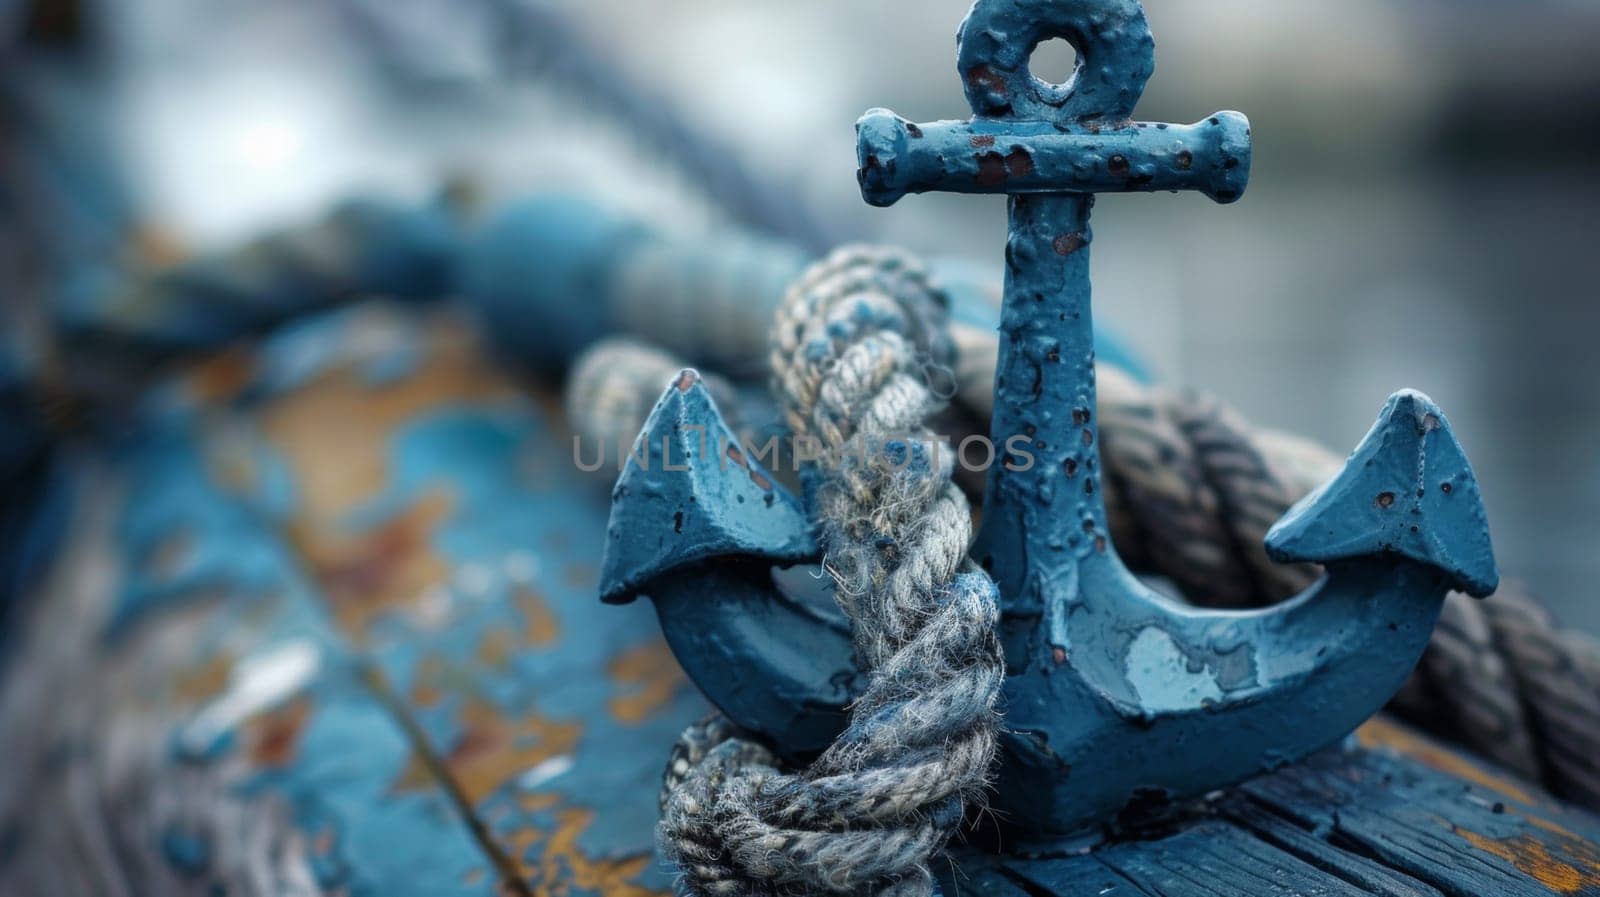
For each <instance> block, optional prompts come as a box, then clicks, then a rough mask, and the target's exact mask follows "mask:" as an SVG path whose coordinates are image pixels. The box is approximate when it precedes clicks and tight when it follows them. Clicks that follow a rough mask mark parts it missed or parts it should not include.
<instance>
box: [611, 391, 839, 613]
mask: <svg viewBox="0 0 1600 897" xmlns="http://www.w3.org/2000/svg"><path fill="white" fill-rule="evenodd" d="M731 474H741V475H737V476H735V475H731ZM611 502H612V505H611V521H610V524H609V526H608V527H607V533H606V553H605V560H604V562H603V564H602V567H601V571H600V597H601V600H603V601H606V602H608V603H611V604H625V603H627V602H629V601H632V600H633V599H634V598H635V597H637V596H638V594H639V593H640V592H641V591H644V590H646V588H647V586H648V585H649V583H650V582H651V581H653V580H655V579H657V578H658V577H660V576H662V575H663V574H666V573H670V572H674V571H681V570H682V569H683V568H684V567H687V566H690V565H692V564H698V563H704V562H707V561H711V560H714V559H719V558H720V559H738V558H747V557H760V558H763V559H764V560H765V562H766V563H767V565H768V566H771V565H773V564H793V563H797V562H799V561H801V560H804V559H806V558H810V557H815V556H816V554H817V546H816V542H815V541H814V540H813V539H812V538H811V526H810V524H809V523H807V521H806V514H805V509H804V508H802V507H801V506H800V502H799V501H798V500H796V498H795V497H794V496H793V495H792V494H791V493H790V492H789V491H788V490H786V489H784V488H783V487H782V486H781V485H779V484H778V483H777V482H776V481H775V480H774V479H773V478H772V476H771V475H770V474H768V473H767V472H766V471H765V470H763V469H762V468H761V466H760V465H759V464H757V463H755V462H754V460H753V459H751V458H748V457H746V454H745V450H744V447H743V446H741V444H740V442H739V438H738V437H737V436H735V435H734V433H733V431H732V430H731V429H730V428H729V427H728V425H727V423H726V422H725V421H724V420H723V418H722V414H721V412H720V411H718V410H717V404H716V402H715V401H714V400H713V399H712V398H711V392H710V391H709V390H708V389H706V385H705V382H704V381H703V380H702V379H701V377H700V374H699V373H698V372H697V371H694V370H684V371H682V372H681V373H679V374H678V376H677V377H675V378H674V379H673V381H672V383H671V384H670V385H669V386H668V387H667V390H666V392H665V393H664V394H663V395H662V397H661V399H660V400H659V401H658V402H657V403H656V407H655V408H654V409H653V410H652V411H651V412H650V417H649V418H648V419H647V420H646V421H645V424H644V429H643V430H641V431H640V432H639V436H638V438H637V439H635V440H634V444H633V450H632V451H631V452H630V453H629V455H628V458H627V460H626V461H625V462H624V465H623V470H622V475H621V476H620V477H619V478H618V479H617V484H616V486H615V487H613V489H612V492H611Z"/></svg>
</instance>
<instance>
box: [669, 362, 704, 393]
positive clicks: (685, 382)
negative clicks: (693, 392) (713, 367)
mask: <svg viewBox="0 0 1600 897" xmlns="http://www.w3.org/2000/svg"><path fill="white" fill-rule="evenodd" d="M698 382H700V377H699V376H698V375H697V374H695V372H694V371H693V370H690V369H688V368H685V369H684V370H683V371H682V372H681V373H679V374H678V379H677V382H675V383H673V384H672V385H673V386H676V387H677V388H678V392H688V391H689V390H690V389H692V388H693V387H694V385H695V384H696V383H698Z"/></svg>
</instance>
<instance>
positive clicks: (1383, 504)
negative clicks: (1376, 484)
mask: <svg viewBox="0 0 1600 897" xmlns="http://www.w3.org/2000/svg"><path fill="white" fill-rule="evenodd" d="M1376 504H1377V505H1378V507H1380V508H1383V509H1384V510H1388V509H1390V508H1392V507H1394V493H1393V492H1380V493H1378V498H1377V502H1376Z"/></svg>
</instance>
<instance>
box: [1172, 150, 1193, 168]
mask: <svg viewBox="0 0 1600 897" xmlns="http://www.w3.org/2000/svg"><path fill="white" fill-rule="evenodd" d="M1174 161H1175V162H1176V163H1177V165H1178V170H1179V171H1188V170H1190V169H1192V168H1194V153H1191V152H1189V151H1188V150H1179V151H1178V155H1177V157H1176V158H1175V159H1174Z"/></svg>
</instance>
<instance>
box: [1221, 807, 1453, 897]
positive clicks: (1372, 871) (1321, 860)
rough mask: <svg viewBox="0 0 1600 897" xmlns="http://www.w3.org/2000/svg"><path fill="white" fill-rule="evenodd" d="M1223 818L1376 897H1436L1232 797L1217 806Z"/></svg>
mask: <svg viewBox="0 0 1600 897" xmlns="http://www.w3.org/2000/svg"><path fill="white" fill-rule="evenodd" d="M1219 810H1220V812H1221V813H1222V814H1223V816H1224V817H1225V818H1227V819H1228V820H1230V821H1232V822H1233V823H1234V824H1235V825H1237V826H1239V827H1240V828H1243V829H1245V830H1247V831H1249V832H1250V833H1251V834H1253V835H1254V836H1255V837H1257V838H1260V839H1261V840H1263V841H1265V842H1267V843H1268V844H1271V845H1273V846H1275V847H1277V848H1279V849H1280V850H1283V851H1284V852H1285V853H1289V854H1292V855H1293V856H1295V857H1296V858H1297V859H1299V860H1301V861H1303V862H1305V863H1307V864H1309V865H1311V866H1313V867H1315V868H1317V869H1320V870H1322V871H1324V872H1327V873H1329V874H1330V875H1333V876H1335V877H1337V878H1340V879H1343V880H1344V881H1347V882H1350V883H1351V884H1353V885H1355V886H1357V887H1358V888H1360V889H1362V891H1363V892H1364V893H1370V894H1376V895H1380V897H1440V894H1439V890H1438V889H1437V888H1435V887H1433V886H1432V885H1429V884H1426V883H1424V882H1420V881H1417V880H1415V879H1413V878H1410V877H1408V876H1405V875H1402V874H1400V873H1398V872H1396V871H1394V870H1392V869H1390V868H1388V867H1387V866H1384V865H1383V864H1382V863H1378V862H1376V861H1374V860H1371V859H1368V858H1367V857H1365V856H1362V855H1361V854H1356V853H1347V852H1345V851H1343V850H1339V849H1337V848H1335V847H1333V846H1331V845H1330V844H1328V842H1326V841H1324V840H1322V839H1321V838H1319V837H1317V836H1316V835H1314V834H1312V833H1311V832H1309V831H1306V830H1305V829H1303V828H1300V827H1299V826H1296V825H1294V824H1293V823H1291V822H1289V821H1288V820H1286V819H1283V818H1282V817H1280V816H1277V815H1275V814H1273V813H1271V812H1269V811H1267V810H1266V809H1264V808H1262V807H1259V806H1257V805H1255V804H1254V803H1252V802H1251V801H1250V800H1249V798H1247V797H1245V796H1243V795H1236V796H1234V797H1233V798H1231V799H1229V800H1226V801H1224V802H1223V803H1222V804H1221V805H1220V806H1219Z"/></svg>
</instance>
